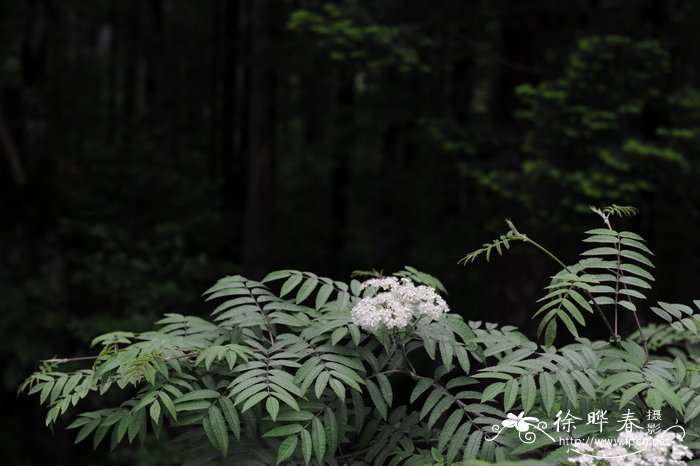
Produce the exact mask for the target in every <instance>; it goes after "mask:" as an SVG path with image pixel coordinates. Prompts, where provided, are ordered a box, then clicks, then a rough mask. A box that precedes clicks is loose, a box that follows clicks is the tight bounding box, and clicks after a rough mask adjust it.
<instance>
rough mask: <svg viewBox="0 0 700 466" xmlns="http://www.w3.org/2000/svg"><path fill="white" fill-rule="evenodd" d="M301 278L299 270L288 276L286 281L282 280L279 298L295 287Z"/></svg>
mask: <svg viewBox="0 0 700 466" xmlns="http://www.w3.org/2000/svg"><path fill="white" fill-rule="evenodd" d="M303 279H304V276H303V275H302V274H300V273H299V272H297V273H295V274H294V275H292V276H290V277H289V278H288V279H287V281H285V282H284V285H282V289H281V290H280V298H283V297H284V296H285V295H286V294H289V293H290V292H291V291H292V290H293V289H294V288H296V287H297V285H298V284H299V283H301V281H302V280H303Z"/></svg>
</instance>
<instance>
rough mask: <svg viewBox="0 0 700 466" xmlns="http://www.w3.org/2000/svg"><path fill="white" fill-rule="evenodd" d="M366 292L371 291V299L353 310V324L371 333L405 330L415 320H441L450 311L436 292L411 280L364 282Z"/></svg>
mask: <svg viewBox="0 0 700 466" xmlns="http://www.w3.org/2000/svg"><path fill="white" fill-rule="evenodd" d="M362 289H364V290H366V289H369V290H370V292H369V296H366V297H364V298H362V299H361V300H360V301H359V302H358V303H357V304H356V305H355V306H354V307H353V308H352V311H351V317H352V321H353V323H355V324H356V325H357V326H359V327H362V328H364V329H367V330H376V329H378V328H381V327H384V328H387V329H394V328H396V329H402V328H405V327H407V326H408V325H409V324H410V323H411V321H412V319H414V318H420V319H425V320H426V321H431V320H437V319H439V318H440V316H442V315H443V314H444V313H446V312H448V311H449V307H448V306H447V303H446V302H445V300H444V299H442V297H441V296H440V295H439V294H437V293H436V292H435V290H433V289H432V288H430V287H428V286H425V285H419V286H416V285H415V284H414V283H413V282H412V281H411V280H409V279H408V278H402V279H401V280H399V279H398V278H396V277H382V278H373V279H370V280H367V281H366V282H364V283H363V284H362Z"/></svg>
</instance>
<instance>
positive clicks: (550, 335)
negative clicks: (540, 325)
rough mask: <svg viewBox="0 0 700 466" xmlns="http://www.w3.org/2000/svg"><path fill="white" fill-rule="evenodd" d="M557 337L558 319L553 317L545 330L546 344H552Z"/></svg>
mask: <svg viewBox="0 0 700 466" xmlns="http://www.w3.org/2000/svg"><path fill="white" fill-rule="evenodd" d="M555 338H557V321H556V320H555V319H552V320H550V321H549V324H547V328H546V329H545V331H544V346H552V345H553V344H554V339H555Z"/></svg>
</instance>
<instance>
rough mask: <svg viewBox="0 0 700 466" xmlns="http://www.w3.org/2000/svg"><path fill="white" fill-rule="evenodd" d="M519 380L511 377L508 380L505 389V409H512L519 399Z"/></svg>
mask: <svg viewBox="0 0 700 466" xmlns="http://www.w3.org/2000/svg"><path fill="white" fill-rule="evenodd" d="M518 388H519V386H518V380H517V379H511V380H509V381H508V382H506V386H505V388H504V389H503V410H504V411H510V408H512V407H513V405H514V404H515V401H516V400H517V399H518Z"/></svg>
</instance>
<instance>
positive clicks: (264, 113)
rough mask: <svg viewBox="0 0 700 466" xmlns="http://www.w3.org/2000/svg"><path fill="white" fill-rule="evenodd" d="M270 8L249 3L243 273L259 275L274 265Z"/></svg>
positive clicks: (258, 1)
mask: <svg viewBox="0 0 700 466" xmlns="http://www.w3.org/2000/svg"><path fill="white" fill-rule="evenodd" d="M272 6H273V1H272V0H253V1H252V2H251V7H250V18H251V31H250V32H251V48H250V52H251V57H250V81H249V86H248V96H249V97H248V98H249V116H248V124H249V126H248V170H247V173H248V178H247V189H246V202H245V226H244V238H243V252H242V263H243V268H244V271H245V273H247V274H250V275H252V276H255V277H259V276H260V275H261V274H263V273H264V272H265V271H266V270H267V268H268V267H269V265H270V258H271V254H270V249H271V247H272V237H273V235H272V228H273V217H274V192H273V185H274V179H275V176H274V175H275V163H274V161H275V100H276V99H275V94H276V92H275V91H276V76H275V73H274V70H273V68H272V64H271V61H270V60H269V58H270V57H269V54H270V52H271V46H272V40H273V25H274V24H275V17H274V14H273V7H272ZM236 201H237V200H234V202H236Z"/></svg>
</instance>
